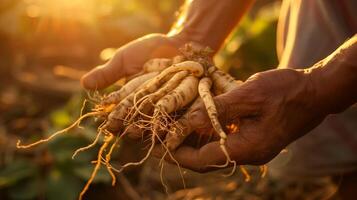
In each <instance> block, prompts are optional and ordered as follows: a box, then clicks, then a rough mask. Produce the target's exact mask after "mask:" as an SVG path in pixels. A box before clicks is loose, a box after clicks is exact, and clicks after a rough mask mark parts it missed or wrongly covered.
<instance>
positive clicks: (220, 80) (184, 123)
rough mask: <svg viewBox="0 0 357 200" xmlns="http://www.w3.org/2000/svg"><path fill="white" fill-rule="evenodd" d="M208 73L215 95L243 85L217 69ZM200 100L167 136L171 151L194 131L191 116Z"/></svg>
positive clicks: (197, 100) (212, 69)
mask: <svg viewBox="0 0 357 200" xmlns="http://www.w3.org/2000/svg"><path fill="white" fill-rule="evenodd" d="M208 73H209V75H210V77H211V79H212V81H213V88H212V89H213V91H214V94H215V95H219V94H223V93H226V92H229V91H231V90H232V89H234V88H236V87H238V86H239V85H240V84H241V82H240V81H235V80H234V78H233V77H232V76H230V75H229V74H227V73H225V72H223V71H221V70H219V69H217V68H216V67H211V68H209V69H208ZM199 99H200V98H197V99H196V101H195V102H194V103H193V105H192V106H191V107H190V108H189V109H188V110H187V111H186V113H185V114H183V115H182V116H181V117H180V119H178V120H177V125H176V126H173V127H172V128H171V129H170V131H169V132H168V134H167V135H166V144H167V147H168V148H169V149H170V150H171V151H173V150H175V149H176V148H177V147H178V146H179V145H180V144H181V143H182V142H183V141H184V140H185V139H186V137H187V136H188V135H190V134H191V132H192V131H193V130H191V128H190V125H189V114H190V113H191V112H192V108H194V107H195V106H194V105H197V104H198V103H199V102H200V101H199Z"/></svg>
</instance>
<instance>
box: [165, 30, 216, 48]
mask: <svg viewBox="0 0 357 200" xmlns="http://www.w3.org/2000/svg"><path fill="white" fill-rule="evenodd" d="M168 37H170V38H172V39H173V40H174V41H175V42H176V43H177V44H179V45H180V46H183V45H184V44H186V43H191V42H192V43H195V44H197V45H199V46H202V47H209V48H210V49H212V51H213V54H215V53H216V52H217V51H218V50H219V48H220V47H221V44H222V42H221V41H215V40H213V39H212V37H211V38H208V37H207V36H205V35H204V34H200V33H198V32H196V31H189V30H182V31H180V32H177V33H172V32H170V33H168Z"/></svg>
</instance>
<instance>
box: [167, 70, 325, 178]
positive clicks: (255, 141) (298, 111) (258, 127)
mask: <svg viewBox="0 0 357 200" xmlns="http://www.w3.org/2000/svg"><path fill="white" fill-rule="evenodd" d="M311 83H312V82H311V80H310V75H309V74H308V73H304V72H303V71H296V70H292V69H276V70H271V71H267V72H262V73H258V74H255V75H254V76H252V77H250V78H249V79H248V80H247V81H246V82H245V83H243V84H242V85H241V86H239V87H238V88H237V89H235V90H233V91H231V92H228V93H226V94H223V95H220V96H217V97H215V98H214V100H215V104H216V106H217V110H218V112H219V118H220V121H221V124H229V123H230V122H232V121H234V120H236V119H238V118H239V120H240V123H239V133H236V134H229V135H228V138H227V141H226V146H227V150H228V152H229V155H230V156H231V158H232V159H233V160H235V161H236V162H237V164H263V163H266V162H268V161H270V160H271V159H272V158H273V157H274V156H276V155H277V154H278V153H279V152H280V151H281V150H282V149H283V148H284V147H285V146H286V145H288V144H289V143H291V142H292V141H294V140H295V139H297V138H298V137H300V136H302V135H304V134H305V133H307V132H308V131H309V130H311V129H312V128H314V127H315V126H316V125H318V124H319V123H320V122H321V121H322V120H323V119H324V117H325V116H326V113H325V112H323V110H322V109H321V108H320V107H319V103H318V102H317V99H315V98H314V89H315V88H314V87H313V85H312V84H311ZM189 119H190V120H189V121H190V125H191V126H192V127H193V129H196V131H197V130H207V128H210V127H211V123H210V120H209V118H208V116H207V113H206V111H205V108H204V105H203V104H200V105H198V106H197V107H196V109H194V111H193V112H192V113H191V114H190V116H189ZM198 132H199V131H198ZM201 134H202V133H201ZM173 155H174V157H175V159H176V160H177V161H178V162H179V163H180V164H181V166H183V167H185V168H189V169H192V170H194V171H199V172H205V171H209V170H213V169H217V168H211V167H209V165H217V164H223V163H225V161H226V157H225V156H224V154H223V153H222V150H221V149H220V146H219V141H213V142H209V143H207V144H205V145H204V146H202V147H201V148H198V149H196V148H193V147H190V146H184V145H182V146H181V147H179V148H178V149H177V151H175V152H174V154H173Z"/></svg>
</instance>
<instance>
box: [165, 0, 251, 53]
mask: <svg viewBox="0 0 357 200" xmlns="http://www.w3.org/2000/svg"><path fill="white" fill-rule="evenodd" d="M253 2H254V0H221V1H215V0H193V1H192V2H191V3H190V4H189V5H188V6H187V7H186V8H185V9H187V10H186V11H184V12H183V13H182V16H180V17H179V19H178V21H177V23H176V26H174V27H173V29H172V31H170V33H169V35H175V36H177V37H178V38H181V39H182V40H185V41H192V42H197V43H199V44H202V45H205V46H209V47H210V48H212V49H213V50H214V51H215V52H216V51H218V49H219V48H220V46H221V45H222V44H223V42H224V40H225V39H226V37H227V36H228V35H229V33H230V32H231V31H232V29H233V28H234V27H235V26H236V25H237V23H238V22H239V20H240V19H241V17H242V16H243V15H244V14H245V13H246V11H247V10H248V9H249V7H250V5H251V4H252V3H253Z"/></svg>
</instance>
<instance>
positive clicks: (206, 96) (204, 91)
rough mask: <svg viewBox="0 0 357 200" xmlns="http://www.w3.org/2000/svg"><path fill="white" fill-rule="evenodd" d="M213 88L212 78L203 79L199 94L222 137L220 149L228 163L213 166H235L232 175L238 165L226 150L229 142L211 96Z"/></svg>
mask: <svg viewBox="0 0 357 200" xmlns="http://www.w3.org/2000/svg"><path fill="white" fill-rule="evenodd" d="M211 86H212V81H211V79H210V78H207V77H205V78H202V79H201V80H200V83H199V84H198V92H199V94H200V97H201V99H202V101H203V103H204V105H205V107H206V110H207V114H208V117H209V118H210V120H211V123H212V127H213V129H214V130H215V131H216V132H217V133H218V135H219V136H220V138H221V139H220V141H219V143H220V147H221V149H222V152H223V153H224V155H225V156H226V158H227V159H226V163H225V164H223V165H213V167H227V166H228V165H229V164H233V170H232V172H231V174H233V173H234V172H235V168H236V166H237V163H236V162H235V161H234V160H232V159H231V157H230V155H229V153H228V151H227V148H226V140H227V134H226V133H225V132H224V131H223V128H222V126H221V124H220V122H219V120H218V112H217V108H216V105H215V104H214V100H213V97H212V95H211V91H210V89H211Z"/></svg>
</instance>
